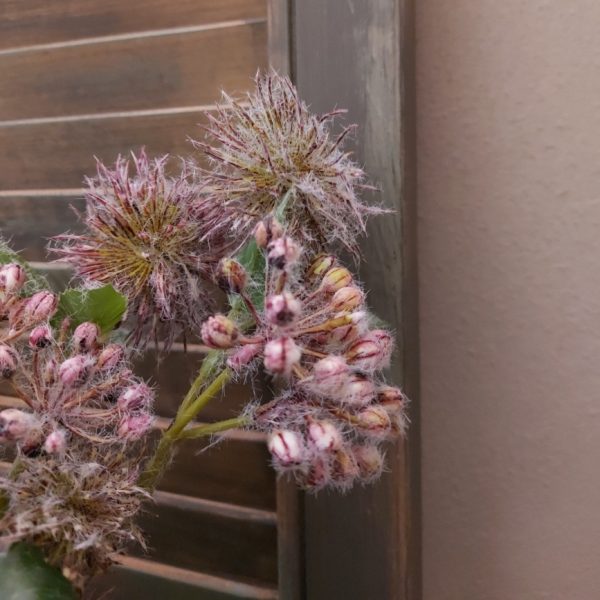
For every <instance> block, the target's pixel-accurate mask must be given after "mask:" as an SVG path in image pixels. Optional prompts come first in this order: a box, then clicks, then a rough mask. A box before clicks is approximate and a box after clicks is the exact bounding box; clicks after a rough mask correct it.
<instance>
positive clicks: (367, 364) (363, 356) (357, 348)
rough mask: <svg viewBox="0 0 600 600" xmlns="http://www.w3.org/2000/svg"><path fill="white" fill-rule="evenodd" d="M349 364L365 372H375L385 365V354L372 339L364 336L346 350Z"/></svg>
mask: <svg viewBox="0 0 600 600" xmlns="http://www.w3.org/2000/svg"><path fill="white" fill-rule="evenodd" d="M344 356H345V357H346V360H347V361H348V364H350V365H352V366H354V367H356V368H357V369H361V370H363V371H374V370H376V369H379V368H381V366H382V365H383V364H384V363H385V358H386V357H385V353H384V351H383V350H382V348H381V346H380V345H379V344H378V343H377V342H376V341H375V340H373V339H372V338H371V337H369V336H368V334H367V335H366V336H363V337H361V338H359V339H358V340H356V341H355V342H354V343H353V344H352V345H351V346H350V347H349V348H348V350H346V353H345V355H344Z"/></svg>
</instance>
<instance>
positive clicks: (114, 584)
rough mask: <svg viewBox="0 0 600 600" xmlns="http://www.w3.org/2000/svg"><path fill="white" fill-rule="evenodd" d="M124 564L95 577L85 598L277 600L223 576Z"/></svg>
mask: <svg viewBox="0 0 600 600" xmlns="http://www.w3.org/2000/svg"><path fill="white" fill-rule="evenodd" d="M121 561H122V562H121V564H120V565H118V566H115V567H112V568H111V569H109V571H108V572H107V573H106V574H105V575H102V576H99V577H97V578H96V579H94V580H93V581H92V582H91V583H90V585H89V587H88V588H87V590H86V594H85V596H84V598H85V600H98V599H100V598H105V597H107V596H106V594H109V596H108V598H110V600H133V599H135V598H143V599H144V600H154V599H156V600H167V599H173V600H175V599H176V600H234V599H235V598H246V599H248V600H275V599H276V598H277V591H276V590H275V589H274V588H272V587H270V586H265V585H256V584H251V583H245V582H241V581H235V580H233V579H224V578H222V577H215V576H214V575H207V574H206V573H198V572H196V571H190V570H187V569H181V568H178V567H173V566H170V565H164V564H160V563H155V562H152V561H148V560H144V559H140V558H134V557H124V558H122V559H121Z"/></svg>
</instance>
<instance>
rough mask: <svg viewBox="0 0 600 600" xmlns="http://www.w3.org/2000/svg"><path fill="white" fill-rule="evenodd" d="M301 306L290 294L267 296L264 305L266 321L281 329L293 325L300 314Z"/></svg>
mask: <svg viewBox="0 0 600 600" xmlns="http://www.w3.org/2000/svg"><path fill="white" fill-rule="evenodd" d="M301 309H302V305H301V304H300V301H299V300H296V298H294V296H293V295H292V294H290V292H283V293H282V294H277V295H275V296H269V297H268V298H267V301H266V303H265V312H266V316H267V321H268V322H269V323H271V324H272V325H278V326H280V327H283V326H285V325H289V324H290V323H293V322H294V320H295V319H296V318H297V317H298V315H299V314H300V311H301Z"/></svg>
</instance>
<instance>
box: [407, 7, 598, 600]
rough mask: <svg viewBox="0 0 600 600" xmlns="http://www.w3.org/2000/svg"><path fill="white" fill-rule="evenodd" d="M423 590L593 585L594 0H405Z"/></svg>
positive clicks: (519, 593) (529, 592)
mask: <svg viewBox="0 0 600 600" xmlns="http://www.w3.org/2000/svg"><path fill="white" fill-rule="evenodd" d="M416 4H417V37H418V51H417V79H418V82H417V85H418V95H417V98H418V111H419V115H418V129H419V131H418V160H419V205H420V207H419V211H420V215H419V225H420V230H419V235H420V242H419V243H420V249H419V250H420V261H421V262H420V277H421V288H420V294H421V333H422V381H423V399H422V406H423V409H422V423H423V431H422V438H423V495H424V586H425V596H424V597H425V600H538V599H540V600H541V599H544V600H597V599H600V1H598V0H445V1H444V0H437V1H436V0H417V3H416Z"/></svg>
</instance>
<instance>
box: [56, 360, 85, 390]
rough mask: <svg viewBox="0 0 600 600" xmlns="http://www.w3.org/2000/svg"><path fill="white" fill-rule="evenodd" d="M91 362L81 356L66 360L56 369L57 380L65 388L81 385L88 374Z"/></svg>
mask: <svg viewBox="0 0 600 600" xmlns="http://www.w3.org/2000/svg"><path fill="white" fill-rule="evenodd" d="M90 367H91V361H90V359H89V357H87V356H84V355H82V354H80V355H78V356H73V357H72V358H67V360H65V361H64V362H62V363H61V365H60V366H59V367H58V378H59V379H60V381H61V383H62V384H63V385H65V386H67V387H74V386H78V385H82V384H83V383H85V380H86V379H87V378H88V375H89V374H90Z"/></svg>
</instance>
